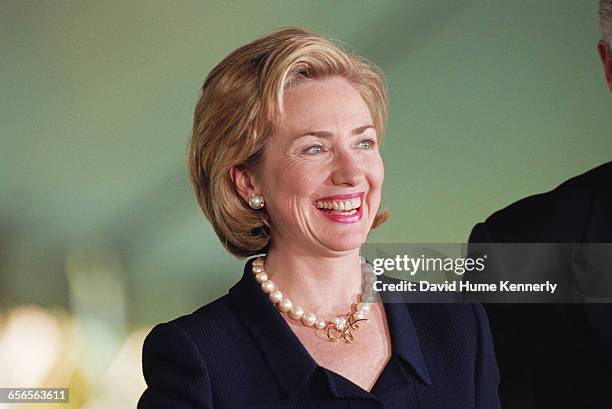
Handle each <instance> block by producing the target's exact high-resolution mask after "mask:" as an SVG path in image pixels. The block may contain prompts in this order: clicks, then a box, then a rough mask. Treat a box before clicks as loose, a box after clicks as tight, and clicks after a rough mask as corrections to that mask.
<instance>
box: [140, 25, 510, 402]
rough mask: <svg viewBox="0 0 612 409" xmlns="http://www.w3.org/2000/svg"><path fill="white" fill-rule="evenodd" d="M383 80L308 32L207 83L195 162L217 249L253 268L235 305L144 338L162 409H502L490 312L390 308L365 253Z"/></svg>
mask: <svg viewBox="0 0 612 409" xmlns="http://www.w3.org/2000/svg"><path fill="white" fill-rule="evenodd" d="M386 116H387V93H386V86H385V82H384V80H383V76H382V73H381V72H380V71H379V70H378V69H376V68H375V67H374V66H373V65H372V64H371V63H369V62H367V61H366V60H365V59H363V58H362V57H359V56H356V55H354V54H351V53H348V52H346V51H345V50H343V49H342V48H341V47H340V46H339V45H337V44H335V43H334V42H332V41H331V40H329V39H326V38H324V37H321V36H318V35H315V34H313V33H310V32H307V31H305V30H302V29H298V28H285V29H280V30H277V31H274V32H272V33H270V34H268V35H266V36H264V37H262V38H260V39H258V40H256V41H254V42H252V43H250V44H247V45H245V46H243V47H240V48H238V49H237V50H235V51H234V52H232V53H231V54H230V55H228V56H227V57H226V58H225V59H224V60H223V61H221V62H220V63H219V64H218V65H217V66H216V67H215V68H214V69H213V70H212V71H211V73H210V74H209V75H208V77H207V79H206V81H205V82H204V85H203V88H202V95H201V98H200V100H199V102H198V105H197V107H196V111H195V118H194V126H193V134H192V137H191V140H190V144H189V151H188V164H189V170H190V175H191V179H192V182H193V187H194V190H195V193H196V196H197V199H198V202H199V204H200V206H201V208H202V210H203V212H204V214H205V215H206V217H207V218H208V220H209V221H210V222H211V224H212V225H213V227H214V229H215V231H216V233H217V235H218V236H219V239H220V241H221V243H223V244H224V245H225V247H226V248H227V249H228V251H230V252H231V253H232V254H234V255H236V256H238V257H248V256H257V257H254V258H251V259H250V260H248V262H247V263H246V266H245V269H244V275H243V277H242V279H241V280H240V281H239V282H238V283H237V284H236V285H235V286H234V287H232V288H231V289H230V291H229V294H228V295H226V296H224V297H221V298H220V299H218V300H216V301H214V302H212V303H211V304H208V305H206V306H204V307H202V308H200V309H198V310H197V311H195V312H194V313H192V314H189V315H185V316H183V317H180V318H177V319H175V320H173V321H170V322H168V323H164V324H160V325H158V326H156V327H155V328H154V329H153V330H152V331H151V333H150V334H149V336H148V337H147V339H146V341H145V345H144V348H143V371H144V375H145V379H146V381H147V384H148V389H147V390H146V391H145V393H144V394H143V395H142V397H141V399H140V401H139V404H138V407H139V409H152V408H177V409H178V408H194V409H195V408H213V407H214V408H242V407H261V408H264V407H275V408H281V407H286V408H298V407H300V408H301V407H309V408H323V407H325V408H331V407H333V408H338V407H355V406H356V405H359V407H363V408H369V407H376V408H380V407H385V408H405V407H421V408H454V409H456V408H496V407H498V406H499V402H498V398H497V392H496V389H497V383H498V375H497V367H496V365H495V361H494V356H493V352H492V347H491V342H490V335H489V329H488V324H487V320H486V316H485V315H484V313H483V310H482V308H481V307H480V306H478V305H467V304H466V305H423V306H419V305H410V304H403V303H393V304H392V303H389V304H384V303H381V302H377V301H379V300H378V299H377V298H372V297H371V293H370V290H369V289H368V286H367V285H364V286H363V287H362V280H363V281H365V283H366V284H367V283H369V282H370V281H368V280H367V279H365V280H364V278H367V275H368V274H369V273H370V272H371V266H369V265H368V264H367V263H366V262H365V260H364V259H363V258H361V257H360V256H359V250H360V247H361V245H362V244H363V243H364V242H365V240H366V238H367V236H368V233H369V232H370V230H371V229H372V228H373V227H376V226H378V225H380V224H381V223H383V222H384V221H385V220H386V219H387V217H388V215H387V213H386V212H382V213H378V208H379V206H380V201H381V191H382V185H383V179H384V167H383V161H382V158H381V156H380V151H379V144H380V142H381V137H382V135H383V132H384V127H385V122H386Z"/></svg>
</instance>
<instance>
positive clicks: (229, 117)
mask: <svg viewBox="0 0 612 409" xmlns="http://www.w3.org/2000/svg"><path fill="white" fill-rule="evenodd" d="M330 76H341V77H343V78H345V79H346V80H348V81H349V82H350V83H351V84H352V85H353V86H354V87H355V88H356V89H357V91H358V92H359V93H360V95H361V96H362V98H363V99H364V101H365V102H366V104H367V106H368V107H369V109H370V113H371V114H372V119H373V121H374V127H375V128H376V131H377V135H379V139H381V137H382V135H383V132H384V128H385V125H386V121H387V105H388V102H387V88H386V84H385V81H384V77H383V74H382V72H381V71H380V70H379V69H378V68H377V67H376V66H374V65H373V64H371V63H370V62H368V61H367V60H366V59H365V58H363V57H360V56H358V55H355V54H352V53H350V52H348V51H346V50H344V49H343V48H342V47H341V46H340V45H339V44H337V43H336V42H334V41H332V40H330V39H327V38H325V37H322V36H319V35H316V34H314V33H311V32H308V31H306V30H304V29H301V28H296V27H287V28H281V29H278V30H275V31H273V32H271V33H269V34H267V35H265V36H264V37H261V38H259V39H257V40H255V41H253V42H251V43H249V44H246V45H244V46H242V47H240V48H238V49H236V50H235V51H233V52H232V53H231V54H229V55H228V56H227V57H225V58H224V59H223V60H222V61H221V62H220V63H219V64H217V65H216V66H215V67H214V68H213V69H212V71H211V72H210V73H209V74H208V77H207V78H206V80H205V81H204V85H203V86H202V93H201V96H200V99H199V101H198V103H197V106H196V108H195V113H194V120H193V132H192V135H191V138H190V141H189V146H188V152H187V165H188V168H189V173H190V177H191V183H192V185H193V188H194V191H195V195H196V198H197V200H198V203H199V205H200V207H201V208H202V211H203V212H204V214H205V215H206V217H207V218H208V220H209V221H210V223H211V224H212V225H213V228H214V229H215V232H216V233H217V236H218V237H219V239H220V240H221V242H222V243H223V245H224V246H225V247H226V248H227V250H228V251H230V252H231V253H232V254H234V255H235V256H237V257H247V256H251V255H254V254H259V253H262V252H265V251H266V249H267V246H268V244H269V241H270V229H269V220H268V215H267V213H266V212H265V208H263V209H261V210H253V209H251V208H250V207H249V206H248V204H247V203H245V201H244V200H243V199H242V198H241V197H240V195H239V194H238V192H237V191H236V188H235V186H234V184H233V182H232V179H231V176H230V169H231V168H232V167H234V166H240V167H243V168H245V169H248V170H251V171H253V172H255V173H256V172H257V170H258V169H260V165H261V161H262V156H263V149H264V146H265V145H266V143H267V141H268V139H269V137H270V136H271V135H272V134H273V133H274V132H275V130H276V128H277V125H278V123H279V119H280V116H281V114H282V107H283V95H284V92H285V91H286V89H287V88H288V87H290V86H292V85H295V84H298V83H299V82H300V81H303V80H307V79H323V78H326V77H330ZM387 217H388V212H387V211H386V210H385V211H384V212H383V213H380V214H378V215H377V216H376V218H375V220H374V222H373V224H372V228H375V227H377V226H379V225H380V224H382V223H383V222H384V221H385V220H386V219H387Z"/></svg>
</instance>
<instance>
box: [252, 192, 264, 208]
mask: <svg viewBox="0 0 612 409" xmlns="http://www.w3.org/2000/svg"><path fill="white" fill-rule="evenodd" d="M249 206H251V209H255V210H257V209H261V208H262V207H264V198H263V196H262V195H261V194H259V193H251V194H250V195H249Z"/></svg>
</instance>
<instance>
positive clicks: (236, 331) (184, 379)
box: [138, 261, 500, 409]
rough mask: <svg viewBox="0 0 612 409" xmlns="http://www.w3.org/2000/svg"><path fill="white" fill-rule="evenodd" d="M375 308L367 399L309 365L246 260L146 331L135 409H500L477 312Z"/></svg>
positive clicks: (484, 327) (483, 320)
mask: <svg viewBox="0 0 612 409" xmlns="http://www.w3.org/2000/svg"><path fill="white" fill-rule="evenodd" d="M384 307H385V312H386V315H387V320H388V325H389V332H390V336H391V344H392V356H391V358H390V360H389V361H388V363H387V365H386V366H385V368H384V370H383V371H382V373H381V375H380V376H379V378H378V380H377V382H376V384H375V385H374V387H373V389H372V390H371V391H370V392H367V391H365V390H364V389H362V388H361V387H359V386H357V385H356V384H354V383H352V382H351V381H349V380H348V379H346V378H344V377H343V376H341V375H339V374H337V373H335V372H333V371H331V370H328V369H326V368H324V367H321V366H319V365H318V364H317V363H316V362H315V361H314V359H313V358H312V357H311V356H310V354H309V353H308V352H307V350H306V349H305V348H304V346H303V345H302V343H301V342H300V341H299V339H298V338H297V337H296V336H295V334H294V333H293V331H292V330H291V328H290V327H289V325H288V324H287V322H286V321H285V320H284V319H283V317H282V316H281V315H280V313H279V312H278V311H277V310H276V308H275V307H274V305H273V304H272V303H271V302H270V301H269V299H268V298H267V296H266V295H265V294H264V293H263V291H261V289H260V287H259V285H258V284H257V282H256V281H255V279H254V276H253V274H252V273H251V262H250V261H249V262H248V263H247V265H246V266H245V271H244V275H243V277H242V279H241V280H240V281H239V282H238V283H237V284H236V285H235V286H234V287H232V288H231V289H230V291H229V294H227V295H225V296H223V297H221V298H219V299H217V300H216V301H214V302H212V303H210V304H208V305H206V306H204V307H201V308H200V309H198V310H197V311H195V312H193V313H192V314H190V315H186V316H182V317H179V318H177V319H175V320H172V321H170V322H167V323H163V324H159V325H157V326H155V327H154V328H153V330H152V331H151V332H150V333H149V335H148V336H147V338H146V340H145V343H144V347H143V355H142V364H143V372H144V377H145V380H146V382H147V385H148V388H147V389H146V391H145V392H144V393H143V395H142V396H141V398H140V401H139V402H138V409H161V408H164V409H196V408H199V409H203V408H334V409H337V408H364V409H365V408H411V409H412V408H436V409H451V408H452V409H461V408H466V409H467V408H470V409H474V408H487V409H496V408H499V407H500V405H499V399H498V395H497V387H498V383H499V374H498V370H497V366H496V363H495V358H494V354H493V348H492V340H491V335H490V331H489V327H488V322H487V317H486V314H485V313H484V309H483V308H482V306H480V305H478V304H406V303H385V305H384Z"/></svg>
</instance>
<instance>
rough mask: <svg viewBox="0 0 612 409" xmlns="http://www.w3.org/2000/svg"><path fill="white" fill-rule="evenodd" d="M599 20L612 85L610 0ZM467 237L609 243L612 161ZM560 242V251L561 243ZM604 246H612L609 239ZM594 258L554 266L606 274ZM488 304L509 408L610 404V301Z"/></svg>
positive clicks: (586, 408) (564, 259) (580, 276)
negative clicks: (589, 261) (591, 263)
mask: <svg viewBox="0 0 612 409" xmlns="http://www.w3.org/2000/svg"><path fill="white" fill-rule="evenodd" d="M599 25H600V28H601V32H602V40H601V41H599V42H598V44H597V48H598V51H599V56H600V58H601V62H602V64H603V68H604V73H605V78H606V82H607V84H608V87H609V89H610V91H612V53H611V52H610V44H612V41H611V40H612V1H611V0H600V19H599ZM469 241H470V243H472V244H473V245H474V244H475V243H612V162H608V163H605V164H603V165H601V166H598V167H596V168H595V169H592V170H590V171H588V172H586V173H584V174H582V175H580V176H577V177H574V178H572V179H570V180H568V181H566V182H565V183H563V184H561V185H560V186H559V187H557V188H556V189H554V190H552V191H550V192H548V193H543V194H538V195H534V196H531V197H527V198H525V199H522V200H519V201H518V202H516V203H514V204H511V205H510V206H508V207H506V208H505V209H502V210H500V211H498V212H495V213H494V214H493V215H492V216H490V217H489V218H488V219H487V220H486V221H485V222H484V223H480V224H478V225H476V226H475V227H474V229H473V230H472V233H471V235H470V239H469ZM550 248H552V247H550ZM558 248H559V252H560V253H562V249H563V248H564V247H562V246H559V247H558ZM600 248H603V249H604V250H605V249H607V250H610V249H612V245H610V246H608V247H601V246H600ZM610 256H612V254H608V255H607V256H606V257H607V258H606V259H605V260H610ZM552 260H553V259H552V258H551V261H552ZM597 261H598V264H599V265H600V266H602V265H603V268H602V269H595V268H585V269H581V271H576V270H577V268H576V267H577V266H581V265H582V266H584V264H585V260H581V259H578V257H577V253H576V252H574V253H573V254H570V255H567V254H559V255H558V257H555V258H554V262H555V263H556V264H555V265H554V268H553V270H554V269H556V270H557V273H558V275H559V276H560V277H559V278H560V279H562V278H563V277H561V276H565V277H570V278H572V279H574V280H576V281H575V282H581V281H586V280H584V279H585V278H589V279H590V278H593V277H592V275H597V274H605V275H609V265H610V264H609V263H602V261H604V259H603V258H600V259H599V260H597ZM508 264H510V263H508ZM551 264H552V263H551ZM516 265H517V264H516V262H514V267H515V268H516ZM534 273H537V272H534ZM595 278H598V277H595ZM599 278H603V279H605V278H606V277H599ZM608 280H609V279H608ZM600 281H605V280H600ZM603 290H609V286H608V287H606V288H604V289H603ZM587 295H588V294H587ZM485 308H486V310H487V314H488V317H489V321H490V325H491V331H492V333H493V339H494V345H495V353H496V357H497V362H498V365H499V369H500V373H501V383H500V398H501V401H502V406H503V407H504V408H505V409H519V408H520V409H530V408H533V409H542V408H555V409H562V408H568V409H570V408H571V409H576V408H580V409H591V408H592V409H597V408H602V409H603V408H612V304H606V303H577V304H560V303H555V304H486V305H485Z"/></svg>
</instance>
